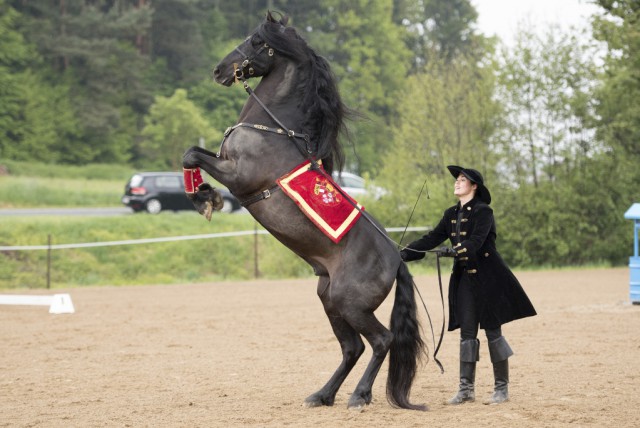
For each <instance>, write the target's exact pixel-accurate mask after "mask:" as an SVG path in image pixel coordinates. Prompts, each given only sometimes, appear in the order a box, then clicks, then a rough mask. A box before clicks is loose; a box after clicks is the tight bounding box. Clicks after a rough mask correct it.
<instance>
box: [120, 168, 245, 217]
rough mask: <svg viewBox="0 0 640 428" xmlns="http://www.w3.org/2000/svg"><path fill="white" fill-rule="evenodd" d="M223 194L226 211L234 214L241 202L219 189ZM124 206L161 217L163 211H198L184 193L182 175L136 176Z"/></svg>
mask: <svg viewBox="0 0 640 428" xmlns="http://www.w3.org/2000/svg"><path fill="white" fill-rule="evenodd" d="M216 190H218V191H219V192H220V194H221V195H222V199H223V200H224V206H223V207H222V210H221V211H222V212H226V213H230V212H233V211H237V210H239V209H240V208H242V207H241V206H240V202H238V200H237V199H236V198H235V196H233V195H232V194H231V192H229V191H228V190H227V189H220V188H216ZM122 203H123V204H125V205H126V206H128V207H131V209H133V211H135V212H139V211H142V210H146V211H147V212H149V213H151V214H158V213H159V212H160V211H162V210H173V211H178V210H194V209H195V208H194V206H193V204H192V203H191V201H190V200H189V198H187V196H186V194H185V193H184V179H183V176H182V173H181V172H139V173H137V174H134V175H133V176H132V177H131V178H130V179H129V182H128V183H127V185H126V186H125V188H124V196H123V197H122Z"/></svg>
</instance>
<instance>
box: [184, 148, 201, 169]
mask: <svg viewBox="0 0 640 428" xmlns="http://www.w3.org/2000/svg"><path fill="white" fill-rule="evenodd" d="M197 148H198V146H191V147H189V148H188V149H187V150H186V151H185V152H184V154H183V155H182V166H183V167H184V168H193V167H195V166H196V153H197Z"/></svg>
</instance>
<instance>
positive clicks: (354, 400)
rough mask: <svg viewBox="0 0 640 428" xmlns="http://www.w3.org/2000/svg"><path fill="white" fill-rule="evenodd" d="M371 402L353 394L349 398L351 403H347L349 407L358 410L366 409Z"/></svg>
mask: <svg viewBox="0 0 640 428" xmlns="http://www.w3.org/2000/svg"><path fill="white" fill-rule="evenodd" d="M367 404H369V403H367V402H366V401H365V399H364V398H362V397H354V396H353V395H352V396H351V398H350V399H349V404H348V405H347V409H349V410H353V411H356V412H362V411H364V408H365V406H366V405H367Z"/></svg>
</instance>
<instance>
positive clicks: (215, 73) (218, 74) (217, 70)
mask: <svg viewBox="0 0 640 428" xmlns="http://www.w3.org/2000/svg"><path fill="white" fill-rule="evenodd" d="M218 76H220V69H219V68H218V67H216V68H214V69H213V77H218Z"/></svg>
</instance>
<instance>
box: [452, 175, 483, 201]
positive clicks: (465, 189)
mask: <svg viewBox="0 0 640 428" xmlns="http://www.w3.org/2000/svg"><path fill="white" fill-rule="evenodd" d="M477 188H478V185H477V184H473V183H471V180H469V179H468V178H467V177H465V176H464V175H462V174H460V175H459V176H458V178H457V179H456V183H455V185H454V186H453V194H454V195H456V197H458V198H465V197H469V196H470V197H473V194H474V192H475V191H476V189H477Z"/></svg>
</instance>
